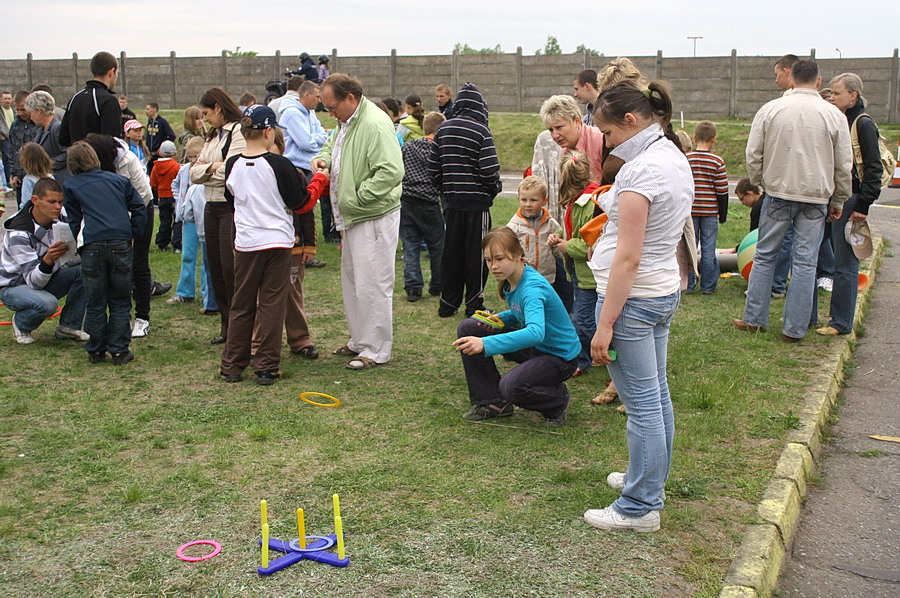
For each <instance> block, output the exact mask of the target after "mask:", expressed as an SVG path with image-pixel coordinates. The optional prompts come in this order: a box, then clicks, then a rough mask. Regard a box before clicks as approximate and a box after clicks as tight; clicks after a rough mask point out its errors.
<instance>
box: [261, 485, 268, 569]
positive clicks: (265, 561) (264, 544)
mask: <svg viewBox="0 0 900 598" xmlns="http://www.w3.org/2000/svg"><path fill="white" fill-rule="evenodd" d="M265 502H266V501H263V503H265ZM263 513H265V511H263ZM262 566H263V569H265V568H267V567H268V566H269V524H268V523H263V526H262Z"/></svg>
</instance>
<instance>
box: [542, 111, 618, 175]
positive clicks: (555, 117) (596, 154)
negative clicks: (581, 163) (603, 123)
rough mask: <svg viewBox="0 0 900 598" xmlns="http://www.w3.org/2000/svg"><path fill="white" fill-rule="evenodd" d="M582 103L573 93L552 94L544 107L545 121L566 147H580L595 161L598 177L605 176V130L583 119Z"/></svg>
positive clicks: (564, 147)
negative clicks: (580, 103)
mask: <svg viewBox="0 0 900 598" xmlns="http://www.w3.org/2000/svg"><path fill="white" fill-rule="evenodd" d="M582 116H583V115H582V113H581V106H579V105H578V101H577V100H576V99H575V98H573V97H572V96H569V95H556V96H550V98H548V99H547V100H546V101H545V102H544V104H543V105H542V106H541V121H542V122H543V123H544V126H545V127H547V130H548V131H549V132H550V137H552V138H553V141H555V142H556V144H557V145H559V147H561V148H562V149H563V150H578V151H579V152H581V153H582V154H584V155H585V156H587V158H588V160H589V161H590V163H591V172H592V173H593V175H594V180H596V181H599V180H600V179H601V177H602V175H603V168H602V165H603V133H601V132H600V129H598V128H597V127H594V126H591V125H586V124H584V123H583V122H582V120H581V119H582Z"/></svg>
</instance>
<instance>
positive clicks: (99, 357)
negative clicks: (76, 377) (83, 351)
mask: <svg viewBox="0 0 900 598" xmlns="http://www.w3.org/2000/svg"><path fill="white" fill-rule="evenodd" d="M88 361H89V362H90V363H102V362H104V361H106V351H95V352H94V353H88Z"/></svg>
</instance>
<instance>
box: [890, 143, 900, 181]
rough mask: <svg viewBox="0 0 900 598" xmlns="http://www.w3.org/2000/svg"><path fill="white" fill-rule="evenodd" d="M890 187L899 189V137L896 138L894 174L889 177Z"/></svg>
mask: <svg viewBox="0 0 900 598" xmlns="http://www.w3.org/2000/svg"><path fill="white" fill-rule="evenodd" d="M888 187H890V188H891V189H900V137H898V138H897V167H896V168H894V176H892V177H891V184H890V185H888Z"/></svg>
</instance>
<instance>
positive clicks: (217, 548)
mask: <svg viewBox="0 0 900 598" xmlns="http://www.w3.org/2000/svg"><path fill="white" fill-rule="evenodd" d="M198 544H209V545H210V546H212V547H213V551H212V552H210V553H209V554H204V555H203V556H184V549H185V548H189V547H191V546H196V545H198ZM220 552H222V545H221V544H219V543H218V542H215V541H213V540H194V541H193V542H188V543H187V544H183V545H182V546H181V547H179V548H178V550H176V551H175V556H177V557H178V558H180V559H181V560H182V561H187V562H189V563H195V562H197V561H205V560H207V559H211V558H213V557H214V556H218V554H219V553H220Z"/></svg>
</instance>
